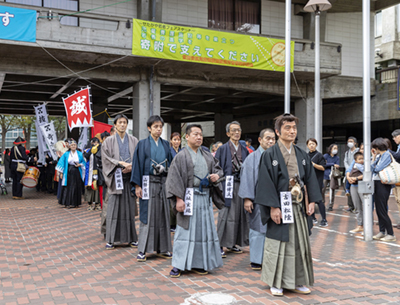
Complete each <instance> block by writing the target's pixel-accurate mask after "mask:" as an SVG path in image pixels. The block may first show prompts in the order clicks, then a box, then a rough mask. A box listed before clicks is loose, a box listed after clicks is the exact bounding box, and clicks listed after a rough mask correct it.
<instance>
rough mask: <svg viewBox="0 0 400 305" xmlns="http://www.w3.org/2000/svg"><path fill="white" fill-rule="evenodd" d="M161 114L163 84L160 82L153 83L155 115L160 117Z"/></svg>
mask: <svg viewBox="0 0 400 305" xmlns="http://www.w3.org/2000/svg"><path fill="white" fill-rule="evenodd" d="M149 89H150V88H149ZM160 114H161V84H160V83H159V82H156V81H153V115H160Z"/></svg>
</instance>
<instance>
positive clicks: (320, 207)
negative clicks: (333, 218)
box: [312, 187, 326, 219]
mask: <svg viewBox="0 0 400 305" xmlns="http://www.w3.org/2000/svg"><path fill="white" fill-rule="evenodd" d="M321 194H322V198H324V188H323V187H322V188H321ZM316 204H318V210H319V213H320V214H321V217H322V219H326V208H325V203H324V201H318V202H316ZM312 218H313V219H315V213H314V214H312Z"/></svg>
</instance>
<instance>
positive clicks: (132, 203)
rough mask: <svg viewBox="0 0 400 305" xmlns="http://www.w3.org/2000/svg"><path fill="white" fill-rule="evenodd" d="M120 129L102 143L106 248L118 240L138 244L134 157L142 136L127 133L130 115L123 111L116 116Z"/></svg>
mask: <svg viewBox="0 0 400 305" xmlns="http://www.w3.org/2000/svg"><path fill="white" fill-rule="evenodd" d="M114 126H115V129H116V131H117V132H116V133H115V134H114V135H113V136H111V137H108V138H107V139H106V140H105V141H104V142H103V145H102V149H101V159H102V164H103V176H104V179H105V183H106V184H107V189H108V194H109V198H108V206H107V220H106V221H107V224H106V242H107V244H106V249H107V250H109V249H114V243H116V242H119V243H129V245H130V246H131V247H133V248H136V247H137V233H136V228H135V216H136V200H135V198H134V197H133V195H132V194H131V187H130V183H129V180H130V176H131V171H132V164H131V160H132V158H133V154H134V152H135V148H136V145H137V143H138V140H137V139H136V138H135V137H133V136H131V135H129V134H128V133H126V128H127V127H128V118H127V117H126V116H125V115H123V114H119V115H117V116H116V117H115V119H114Z"/></svg>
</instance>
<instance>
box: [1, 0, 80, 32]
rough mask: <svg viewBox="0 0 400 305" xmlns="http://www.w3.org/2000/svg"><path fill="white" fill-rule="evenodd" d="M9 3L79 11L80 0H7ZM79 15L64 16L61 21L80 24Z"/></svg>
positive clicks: (64, 23)
mask: <svg viewBox="0 0 400 305" xmlns="http://www.w3.org/2000/svg"><path fill="white" fill-rule="evenodd" d="M6 2H9V3H17V4H25V5H33V6H40V7H47V8H58V9H63V10H70V11H74V12H77V11H78V10H79V8H78V0H6ZM78 21H79V20H78V17H73V16H71V17H70V16H68V17H62V18H61V20H60V23H61V24H62V25H71V26H78Z"/></svg>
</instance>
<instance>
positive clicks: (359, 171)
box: [346, 152, 364, 233]
mask: <svg viewBox="0 0 400 305" xmlns="http://www.w3.org/2000/svg"><path fill="white" fill-rule="evenodd" d="M363 172H364V156H363V154H362V153H361V152H356V153H355V154H354V166H352V167H351V169H350V171H349V172H347V174H346V176H347V181H349V183H350V184H351V186H350V194H351V199H352V200H353V203H354V207H355V209H356V213H355V214H356V219H357V227H356V228H355V229H354V230H351V231H350V233H360V232H363V231H364V227H363V202H362V197H361V195H360V194H359V193H358V181H361V180H362V179H363Z"/></svg>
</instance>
